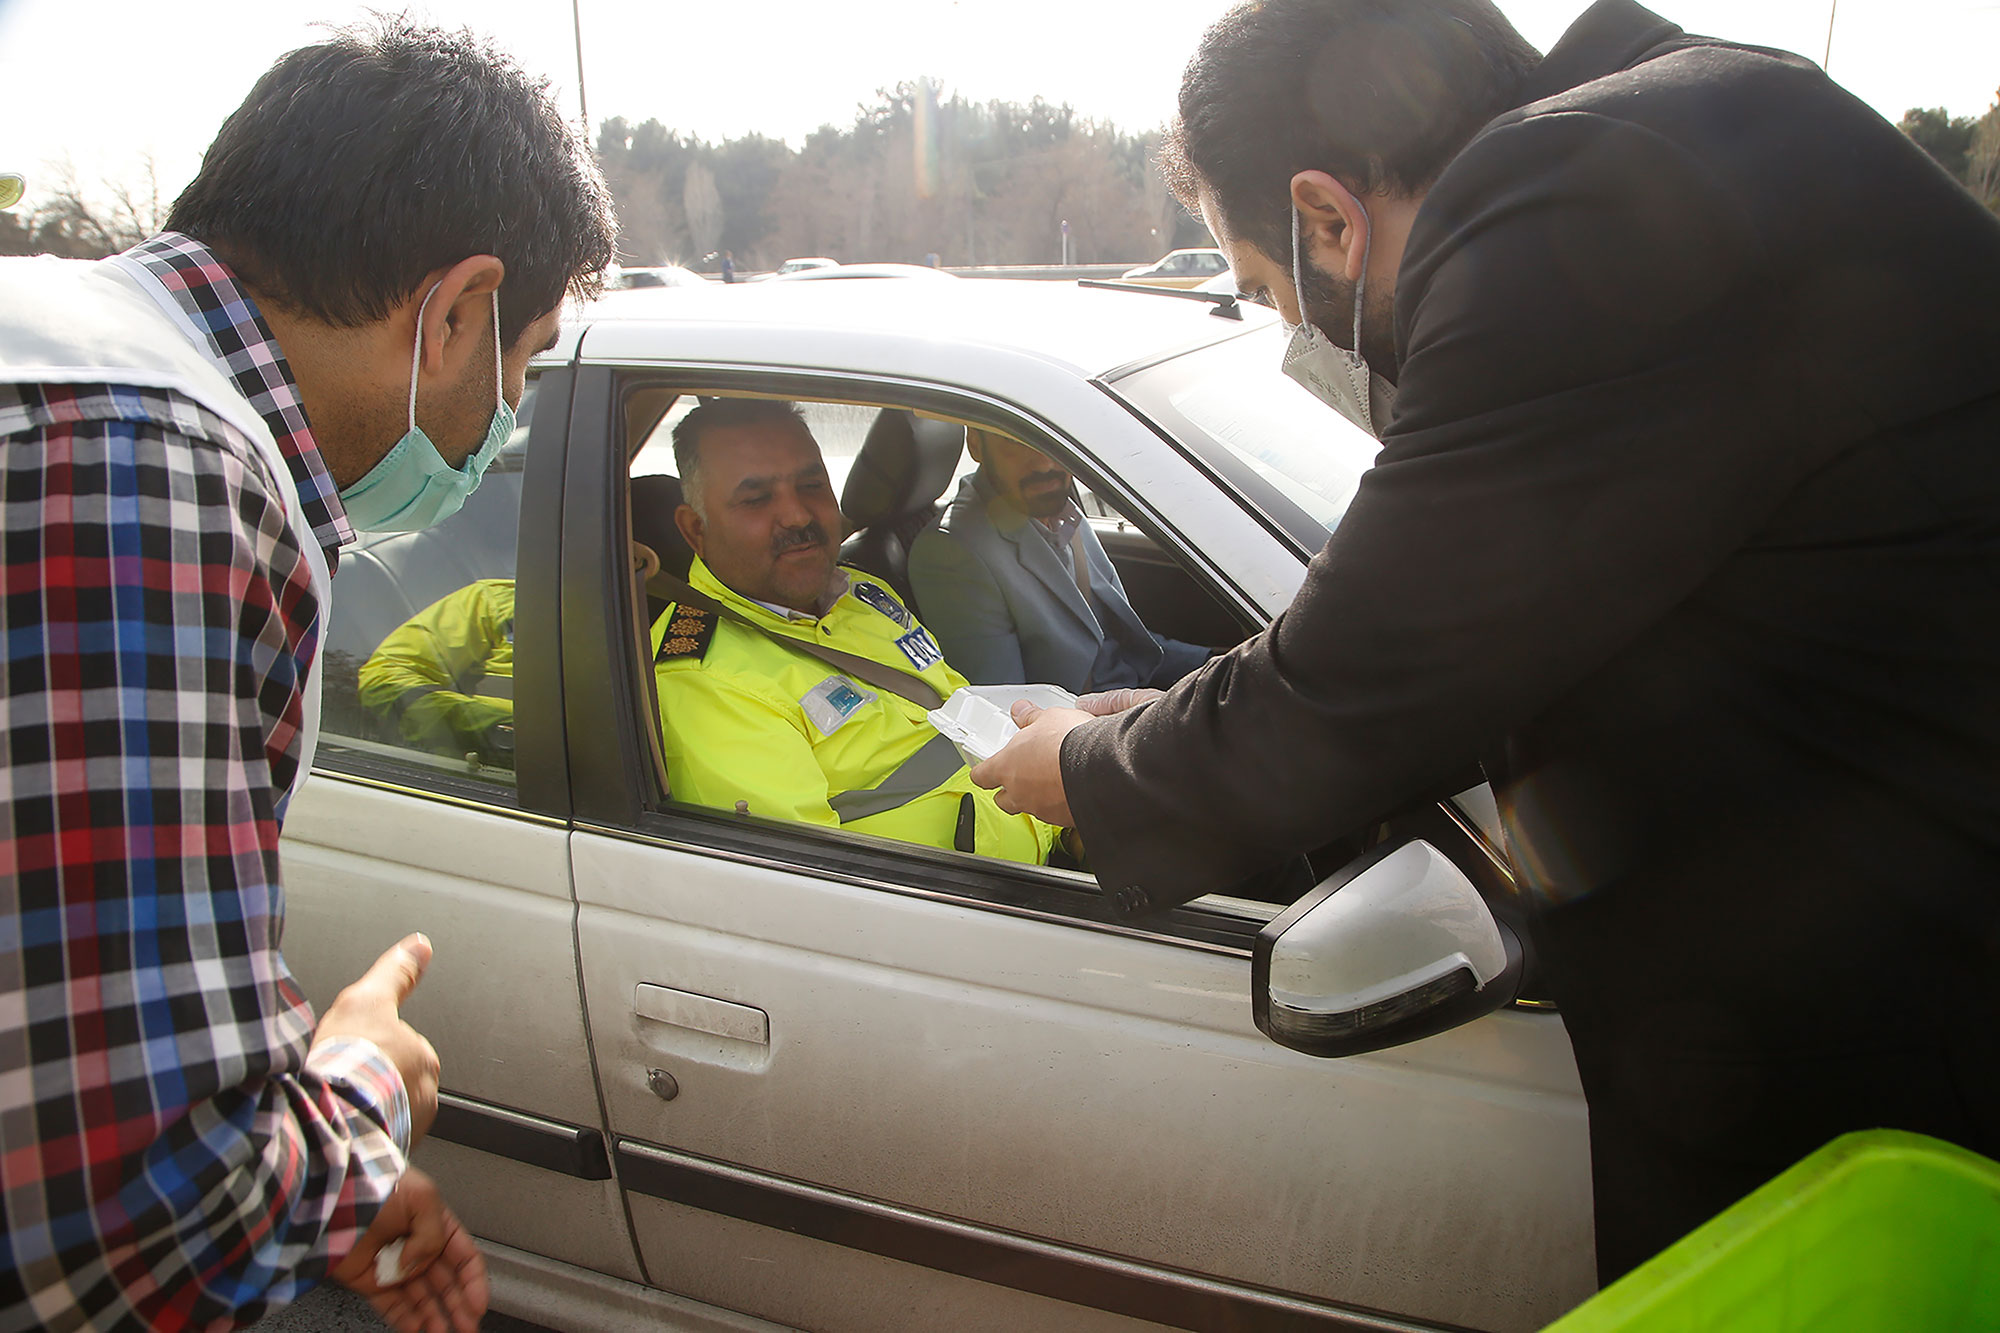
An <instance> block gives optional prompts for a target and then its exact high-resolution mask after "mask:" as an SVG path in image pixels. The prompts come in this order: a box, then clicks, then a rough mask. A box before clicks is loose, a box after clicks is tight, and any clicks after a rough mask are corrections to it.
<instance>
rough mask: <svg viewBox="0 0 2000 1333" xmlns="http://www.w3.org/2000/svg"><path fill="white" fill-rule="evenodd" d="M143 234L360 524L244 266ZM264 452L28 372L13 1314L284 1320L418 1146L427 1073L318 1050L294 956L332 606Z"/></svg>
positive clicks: (10, 1096) (11, 670)
mask: <svg viewBox="0 0 2000 1333" xmlns="http://www.w3.org/2000/svg"><path fill="white" fill-rule="evenodd" d="M130 258H131V259H132V260H134V261H136V262H137V263H138V264H140V265H142V266H143V267H144V268H145V269H146V270H147V271H149V272H151V273H152V274H153V275H154V276H155V277H156V278H157V279H159V280H160V281H161V282H162V283H163V284H164V285H165V286H166V287H167V288H168V289H169V290H170V291H171V292H173V293H174V295H175V297H176V299H178V300H179V301H181V303H182V306H183V309H186V310H188V311H189V312H190V314H192V315H195V316H196V317H197V319H198V323H199V324H200V326H201V327H205V328H206V329H208V330H209V336H210V339H211V343H212V351H213V352H214V354H215V355H216V356H217V357H218V358H220V359H221V360H223V361H224V362H225V363H226V364H227V365H228V366H229V368H230V370H231V372H232V373H233V378H234V381H235V383H236V385H237V386H238V387H239V388H240V389H241V390H242V392H243V393H244V395H245V397H247V398H249V399H250V400H251V402H252V403H253V404H254V405H255V406H256V407H257V408H259V409H260V411H261V412H262V414H263V415H264V417H265V418H266V420H267V421H269V423H270V426H271V429H272V432H273V434H274V435H275V436H276V437H277V440H278V442H279V446H280V448H281V450H282V451H283V452H284V454H285V456H286V457H287V459H288V460H289V461H290V464H291V467H292V470H293V472H294V474H295V476H296V479H297V482H298V484H299V486H300V488H301V490H302V491H304V492H305V499H304V502H305V504H306V506H307V513H308V515H309V516H310V517H311V518H312V520H313V523H314V527H315V529H316V531H317V532H318V533H319V534H321V535H322V536H323V537H324V538H326V539H327V540H329V541H338V540H339V539H340V538H341V537H343V536H345V535H348V533H349V529H348V526H347V522H346V519H345V516H344V515H343V514H342V513H341V510H340V506H339V500H338V498H337V496H336V494H335V491H334V487H333V484H332V481H331V479H330V478H329V477H328V476H327V473H326V469H325V466H324V464H323V463H322V462H321V460H320V457H319V452H318V449H317V447H316V446H315V444H314V443H313V439H312V435H311V431H310V430H309V428H308V427H307V424H306V420H305V416H304V413H303V412H302V411H301V410H300V408H299V402H298V394H297V390H296V386H295V385H294V383H293V381H292V377H291V373H290V371H289V369H288V368H287V366H286V363H285V360H284V358H283V356H282V355H281V354H280V353H279V350H278V348H277V346H276V345H275V344H274V343H273V342H272V341H271V338H270V334H269V330H268V329H267V328H266V327H265V325H264V323H263V321H262V320H261V318H260V317H259V316H258V314H257V312H256V309H255V307H254V306H253V305H252V304H251V303H250V301H249V300H248V299H247V297H245V296H244V294H243V293H242V292H241V291H240V289H238V288H237V287H236V285H235V283H234V282H233V281H232V280H231V277H230V275H229V273H228V270H227V269H226V268H224V267H223V266H222V265H221V264H220V263H219V262H218V261H217V260H216V259H215V257H214V256H213V255H211V254H209V253H208V252H207V251H205V250H203V249H202V248H201V247H200V246H198V245H196V244H194V243H193V242H191V241H189V240H188V239H187V238H185V237H176V236H172V235H169V236H164V237H160V238H157V239H156V240H154V241H151V242H148V243H146V244H145V245H142V246H140V247H139V248H138V249H137V250H136V251H133V252H131V253H130ZM127 267H128V271H129V265H128V266H127ZM263 457H264V456H263V455H261V454H259V453H258V452H257V450H256V449H255V448H254V447H253V445H252V444H251V442H250V441H249V440H248V439H246V438H245V437H244V436H243V434H242V433H241V432H240V431H238V430H236V429H235V428H233V427H231V426H230V425H228V424H227V423H226V422H224V421H222V420H221V419H220V418H218V417H216V416H215V415H213V414H212V413H210V412H209V411H207V410H206V409H204V408H202V407H200V406H197V405H196V404H194V403H192V402H190V401H189V400H187V399H186V398H184V397H181V396H180V395H178V394H175V393H172V392H169V391H164V390H155V389H135V388H131V387H121V386H118V385H115V384H113V385H7V384H0V670H4V671H5V676H4V678H0V860H4V864H0V1208H4V1217H5V1223H6V1229H5V1232H4V1234H0V1333H12V1331H13V1330H16V1329H25V1328H34V1327H42V1326H46V1327H49V1328H52V1329H71V1328H79V1327H85V1326H89V1327H94V1328H114V1327H116V1328H141V1327H149V1328H155V1329H183V1328H227V1327H230V1326H231V1325H232V1324H233V1323H234V1322H236V1321H237V1320H238V1319H250V1318H255V1317H256V1316H257V1315H258V1314H260V1313H262V1312H263V1311H264V1310H265V1309H267V1308H269V1307H270V1306H272V1305H277V1304H282V1303H284V1302H286V1301H289V1300H291V1299H292V1298H293V1297H295V1296H296V1295H298V1294H299V1293H300V1292H301V1291H303V1290H304V1289H305V1288H306V1287H308V1286H310V1285H311V1284H312V1283H313V1282H314V1281H316V1280H317V1279H318V1278H319V1277H320V1276H321V1275H323V1273H324V1272H325V1270H326V1268H327V1267H328V1266H329V1265H330V1264H332V1263H333V1262H336V1261H337V1260H338V1259H339V1258H340V1257H341V1256H343V1255H344V1254H346V1252H347V1251H348V1250H350V1249H351V1248H353V1245H354V1243H355V1242H356V1240H357V1239H358V1238H359V1236H360V1233H361V1231H362V1230H364V1229H365V1228H366V1226H367V1224H368V1223H369V1221H370V1220H371V1219H372V1218H373V1217H374V1215H375V1213H376V1211H377V1210H378V1209H379V1208H380V1206H381V1202H382V1200H383V1199H384V1198H386V1197H387V1195H388V1193H389V1191H390V1190H391V1189H393V1188H394V1185H395V1182H396V1181H397V1179H398V1178H399V1177H400V1175H401V1172H402V1165H403V1157H404V1153H405V1151H406V1148H407V1145H408V1142H409V1104H408V1101H407V1097H406V1094H405V1091H404V1088H403V1084H402V1081H401V1079H400V1077H399V1076H398V1074H397V1072H396V1070H395V1069H394V1067H393V1066H392V1065H391V1064H389V1062H388V1061H387V1060H386V1059H385V1058H384V1057H383V1055H382V1054H381V1052H380V1051H379V1050H377V1049H376V1047H375V1046H374V1045H373V1044H372V1043H368V1042H360V1041H338V1042H329V1043H326V1044H325V1045H323V1046H321V1047H320V1048H319V1049H317V1050H314V1051H313V1052H312V1054H311V1057H310V1059H308V1057H307V1048H308V1045H309V1043H310V1040H311V1036H312V1029H313V1021H314V1020H313V1014H312V1010H311V1008H310V1007H309V1006H308V1005H307V1004H306V1002H305V999H304V997H303V996H301V995H300V994H299V991H298V988H297V986H296V985H295V984H294V982H293V981H292V978H291V975H290V974H289V973H288V972H287V970H286V968H285V963H284V959H283V958H282V957H280V955H279V952H278V940H279V934H280V932H281V930H282V927H283V924H284V897H283V890H282V888H281V886H280V883H279V876H278V829H279V821H280V819H281V817H282V814H283V802H284V794H285V793H286V792H287V791H288V789H289V786H290V784H291V781H292V779H293V777H294V776H296V775H297V771H298V767H299V761H300V749H301V745H302V740H303V735H302V728H303V724H304V722H305V717H304V709H305V699H304V693H303V691H304V686H305V683H306V680H307V673H308V672H309V671H310V669H311V666H312V658H313V653H314V650H315V648H316V646H317V643H318V640H319V619H320V613H321V607H320V606H319V604H318V599H317V598H316V596H315V595H314V592H313V588H312V583H311V577H310V571H309V568H308V564H307V561H306V559H305V557H304V554H303V553H302V551H301V550H300V548H299V546H298V544H297V542H296V541H295V539H294V538H293V536H292V529H291V528H289V527H288V526H287V524H286V521H285V518H284V513H283V509H282V507H281V503H282V502H281V501H280V500H279V499H278V498H277V484H278V479H277V478H274V477H272V476H271V475H269V473H268V471H267V468H266V464H265V463H264V461H263Z"/></svg>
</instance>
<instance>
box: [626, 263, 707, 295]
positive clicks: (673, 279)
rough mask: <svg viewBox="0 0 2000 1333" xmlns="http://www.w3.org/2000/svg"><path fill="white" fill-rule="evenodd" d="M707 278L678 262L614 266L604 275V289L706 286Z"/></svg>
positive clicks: (631, 289)
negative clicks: (630, 266)
mask: <svg viewBox="0 0 2000 1333" xmlns="http://www.w3.org/2000/svg"><path fill="white" fill-rule="evenodd" d="M706 286H708V279H707V278H704V277H702V276H701V274H699V273H697V272H695V271H694V270H693V269H691V268H683V267H682V266H681V265H679V264H653V265H648V266H644V267H638V268H617V267H614V268H612V269H611V270H610V271H608V272H607V273H606V274H605V275H604V290H606V291H608V292H616V291H638V290H640V289H642V288H647V287H706Z"/></svg>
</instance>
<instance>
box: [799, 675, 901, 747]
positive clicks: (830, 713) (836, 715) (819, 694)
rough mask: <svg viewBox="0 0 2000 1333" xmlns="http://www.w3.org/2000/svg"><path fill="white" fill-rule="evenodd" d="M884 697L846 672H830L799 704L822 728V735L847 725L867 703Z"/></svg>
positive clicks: (817, 725)
mask: <svg viewBox="0 0 2000 1333" xmlns="http://www.w3.org/2000/svg"><path fill="white" fill-rule="evenodd" d="M880 697H881V696H880V695H878V694H876V693H875V691H873V690H869V689H863V688H862V687H861V686H859V685H856V684H855V683H854V682H853V681H851V680H849V679H848V678H847V677H845V676H828V677H827V678H826V679H825V680H823V681H821V682H820V683H819V684H817V685H815V686H813V687H812V688H811V689H809V690H807V691H806V692H805V697H804V698H802V699H800V700H799V707H801V708H803V709H805V711H806V720H807V721H809V722H811V723H812V724H813V725H814V726H815V727H818V728H819V734H820V735H822V736H831V735H833V733H834V732H836V731H839V730H840V729H841V728H842V727H844V726H846V725H847V723H848V721H849V720H850V719H852V718H853V716H854V715H855V713H857V712H859V711H860V709H861V707H862V706H863V705H864V704H869V703H873V702H874V701H875V700H876V699H879V698H880Z"/></svg>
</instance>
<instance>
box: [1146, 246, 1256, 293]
mask: <svg viewBox="0 0 2000 1333" xmlns="http://www.w3.org/2000/svg"><path fill="white" fill-rule="evenodd" d="M1228 271H1229V256H1227V255H1225V254H1223V253H1222V251H1220V250H1207V249H1194V250H1171V251H1169V252H1167V254H1165V255H1163V256H1162V257H1160V258H1159V259H1156V260H1154V261H1153V262H1152V263H1150V264H1141V265H1140V266H1139V267H1137V268H1129V269H1126V270H1125V274H1124V277H1123V279H1122V281H1125V282H1142V283H1151V284H1155V285H1158V286H1161V287H1194V286H1197V285H1199V284H1200V283H1203V282H1205V281H1207V280H1208V279H1210V278H1213V277H1215V276H1216V275H1217V274H1221V273H1227V272H1228Z"/></svg>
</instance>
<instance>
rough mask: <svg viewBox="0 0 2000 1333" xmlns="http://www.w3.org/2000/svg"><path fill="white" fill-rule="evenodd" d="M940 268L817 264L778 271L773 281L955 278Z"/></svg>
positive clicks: (922, 265) (900, 265)
mask: <svg viewBox="0 0 2000 1333" xmlns="http://www.w3.org/2000/svg"><path fill="white" fill-rule="evenodd" d="M956 277H958V275H957V274H956V273H947V272H945V271H944V270H943V269H941V268H932V267H930V266H929V265H927V264H819V265H815V266H814V267H812V268H799V269H792V270H790V271H789V272H786V271H782V270H781V271H779V272H777V273H774V274H773V275H772V277H771V280H772V281H773V282H801V281H811V280H814V279H819V278H918V279H924V278H956Z"/></svg>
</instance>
